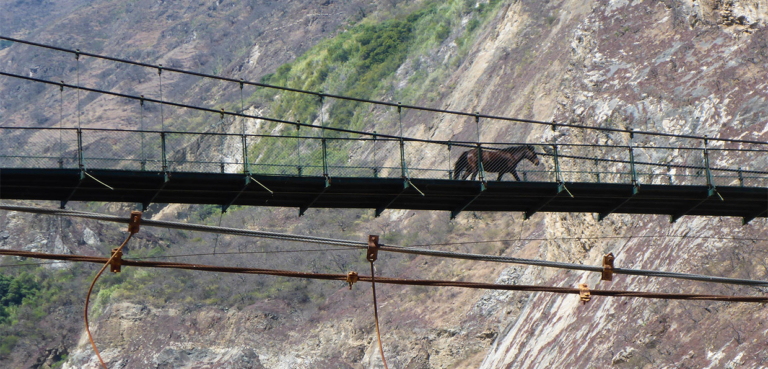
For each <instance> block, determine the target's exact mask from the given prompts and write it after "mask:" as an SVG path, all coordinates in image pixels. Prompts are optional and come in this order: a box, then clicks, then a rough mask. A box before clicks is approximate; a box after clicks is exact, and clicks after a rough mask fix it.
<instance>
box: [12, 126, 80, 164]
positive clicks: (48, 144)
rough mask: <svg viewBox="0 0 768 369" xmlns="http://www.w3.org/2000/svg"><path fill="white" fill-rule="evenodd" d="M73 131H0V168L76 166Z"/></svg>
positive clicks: (75, 137)
mask: <svg viewBox="0 0 768 369" xmlns="http://www.w3.org/2000/svg"><path fill="white" fill-rule="evenodd" d="M76 147H77V135H76V133H75V131H74V130H56V129H41V130H35V131H32V130H20V129H13V128H2V129H0V166H2V167H5V168H60V167H61V168H69V167H77V150H76V149H75V150H71V149H70V148H76Z"/></svg>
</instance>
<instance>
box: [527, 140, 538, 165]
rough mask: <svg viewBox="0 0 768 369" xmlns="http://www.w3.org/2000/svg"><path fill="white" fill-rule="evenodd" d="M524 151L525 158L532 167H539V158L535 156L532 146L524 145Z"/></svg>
mask: <svg viewBox="0 0 768 369" xmlns="http://www.w3.org/2000/svg"><path fill="white" fill-rule="evenodd" d="M525 149H526V150H525V157H526V158H527V159H528V160H530V161H531V163H533V164H534V165H539V156H538V155H536V150H535V149H534V147H533V145H525Z"/></svg>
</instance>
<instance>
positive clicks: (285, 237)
mask: <svg viewBox="0 0 768 369" xmlns="http://www.w3.org/2000/svg"><path fill="white" fill-rule="evenodd" d="M0 210H11V211H20V212H27V213H36V214H47V215H65V216H72V217H79V218H86V219H93V220H99V221H106V222H115V223H125V224H128V223H129V222H130V220H129V219H127V218H123V217H117V216H112V215H103V214H97V213H88V212H81V211H75V210H66V209H50V208H40V207H30V206H18V205H6V204H0ZM142 225H143V226H149V227H160V228H170V229H178V230H186V231H195V232H210V233H220V234H229V235H235V236H245V237H257V238H268V239H275V240H281V241H291V242H306V243H315V244H322V245H329V246H342V247H350V248H356V249H367V248H368V244H367V243H365V242H361V241H349V240H341V239H333V238H325V237H315V236H301V235H293V234H286V233H277V232H265V231H255V230H246V229H238V228H227V227H216V226H206V225H200V224H188V223H180V222H171V221H164V220H150V219H143V220H142ZM379 249H380V250H381V251H389V252H395V253H401V254H412V255H425V256H436V257H444V258H450V259H463V260H475V261H490V262H498V263H508V264H520V265H534V266H541V267H547V268H557V269H567V270H580V271H587V272H597V273H602V272H603V270H604V268H603V267H602V266H591V265H583V264H575V263H564V262H556V261H547V260H537V259H525V258H516V257H509V256H493V255H484V254H472V253H460V252H451V251H441V250H429V249H423V248H416V247H401V246H387V245H384V244H382V245H380V247H379ZM613 273H615V274H626V275H637V276H646V277H661V278H675V279H685V280H692V281H699V282H710V283H724V284H734V285H743V286H768V281H763V280H753V279H741V278H727V277H716V276H707V275H701V274H689V273H676V272H664V271H656V270H645V269H629V268H613Z"/></svg>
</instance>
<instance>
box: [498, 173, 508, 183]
mask: <svg viewBox="0 0 768 369" xmlns="http://www.w3.org/2000/svg"><path fill="white" fill-rule="evenodd" d="M504 173H506V172H499V176H498V177H496V181H497V182H498V181H501V176H503V175H504Z"/></svg>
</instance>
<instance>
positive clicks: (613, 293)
mask: <svg viewBox="0 0 768 369" xmlns="http://www.w3.org/2000/svg"><path fill="white" fill-rule="evenodd" d="M0 255H8V256H20V257H28V258H37V259H49V260H65V261H77V262H88V263H96V264H104V263H106V262H107V261H109V258H104V257H95V256H84V255H65V254H46V253H39V252H31V251H18V250H0ZM122 265H123V266H135V267H143V268H165V269H186V270H197V271H205V272H220V273H236V274H257V275H271V276H277V277H290V278H307V279H318V280H331V281H342V282H345V283H346V281H347V274H328V273H308V272H296V271H287V270H275V269H258V268H243V267H227V266H213V265H204V264H185V263H172V262H165V261H140V260H126V259H123V260H122ZM358 282H371V277H370V276H365V275H360V276H358ZM376 282H378V283H384V284H395V285H408V286H430V287H459V288H473V289H485V290H504V291H522V292H549V293H561V294H576V295H578V294H579V292H580V291H579V289H578V288H569V287H549V286H536V285H511V284H495V283H479V282H461V281H448V280H427V279H403V278H388V277H378V278H376ZM589 292H590V293H591V294H592V296H608V297H639V298H651V299H669V300H709V301H728V302H758V303H767V302H768V296H729V295H703V294H683V293H660V292H659V293H657V292H643V291H627V290H592V289H590V290H589Z"/></svg>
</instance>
